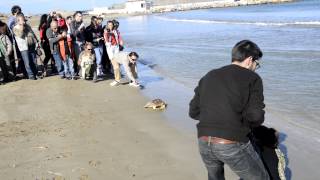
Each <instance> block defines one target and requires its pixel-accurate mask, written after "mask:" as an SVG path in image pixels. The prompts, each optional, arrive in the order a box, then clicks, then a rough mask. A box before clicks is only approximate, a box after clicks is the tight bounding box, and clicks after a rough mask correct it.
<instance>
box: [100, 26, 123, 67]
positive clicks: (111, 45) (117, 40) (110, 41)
mask: <svg viewBox="0 0 320 180" xmlns="http://www.w3.org/2000/svg"><path fill="white" fill-rule="evenodd" d="M114 22H115V21H108V23H107V26H106V29H105V30H104V35H103V36H104V42H105V45H106V49H107V53H108V57H109V59H110V60H111V61H112V59H113V57H114V55H115V54H117V53H119V51H120V46H123V41H122V38H121V36H120V32H119V30H118V26H119V25H118V24H114ZM115 25H116V26H115Z"/></svg>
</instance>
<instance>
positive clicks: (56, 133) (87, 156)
mask: <svg viewBox="0 0 320 180" xmlns="http://www.w3.org/2000/svg"><path fill="white" fill-rule="evenodd" d="M109 82H110V80H109V81H101V82H98V83H96V84H94V83H92V82H90V81H83V80H77V81H67V80H60V79H59V78H58V77H49V78H45V79H43V80H37V81H31V80H20V81H18V82H14V83H9V84H6V85H4V86H0V99H1V101H0V107H1V108H0V157H1V161H0V175H1V179H4V180H6V179H54V178H55V179H59V178H60V179H83V180H84V179H94V180H99V179H115V180H122V179H139V180H141V179H152V180H156V179H172V180H179V179H181V180H188V179H190V180H195V179H199V180H200V179H206V170H205V168H204V166H203V164H202V162H201V158H200V156H199V153H198V149H197V143H196V138H195V137H196V136H195V134H183V133H181V132H180V131H177V130H176V129H175V128H173V127H172V126H170V124H168V123H167V121H164V117H163V116H162V113H161V112H155V111H151V110H146V109H144V108H143V105H144V104H145V103H146V102H147V99H146V98H145V97H143V96H142V95H141V93H140V90H138V89H135V88H132V87H129V86H119V87H115V88H114V87H110V86H109ZM227 177H234V176H232V175H231V176H230V175H229V174H228V176H227ZM228 179H230V178H228ZM231 179H234V178H231Z"/></svg>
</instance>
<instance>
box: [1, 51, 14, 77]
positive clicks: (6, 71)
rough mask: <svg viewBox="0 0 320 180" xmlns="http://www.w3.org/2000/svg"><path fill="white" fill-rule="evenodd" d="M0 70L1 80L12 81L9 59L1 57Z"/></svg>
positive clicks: (12, 75)
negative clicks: (0, 73)
mask: <svg viewBox="0 0 320 180" xmlns="http://www.w3.org/2000/svg"><path fill="white" fill-rule="evenodd" d="M0 68H1V72H2V76H3V77H2V78H3V79H2V80H3V81H5V82H8V81H11V80H13V79H14V76H15V75H14V73H13V69H12V66H11V62H10V59H9V57H1V58H0Z"/></svg>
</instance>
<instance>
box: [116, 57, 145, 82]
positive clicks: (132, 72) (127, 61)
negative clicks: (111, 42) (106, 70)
mask: <svg viewBox="0 0 320 180" xmlns="http://www.w3.org/2000/svg"><path fill="white" fill-rule="evenodd" d="M138 58H139V55H138V54H137V53H136V52H130V53H128V52H119V53H117V54H115V55H114V57H113V59H112V60H111V63H112V66H113V70H114V81H113V82H111V83H110V86H118V85H119V84H120V79H121V73H120V65H121V64H122V65H123V67H124V70H125V71H126V74H127V76H128V78H129V79H130V83H129V85H130V86H133V87H140V84H139V82H138V80H137V79H138V74H137V60H138Z"/></svg>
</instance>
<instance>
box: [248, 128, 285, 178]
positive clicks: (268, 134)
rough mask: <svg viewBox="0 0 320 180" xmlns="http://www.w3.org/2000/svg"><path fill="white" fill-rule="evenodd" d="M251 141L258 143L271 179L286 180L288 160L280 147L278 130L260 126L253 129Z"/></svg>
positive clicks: (258, 148) (259, 152)
mask: <svg viewBox="0 0 320 180" xmlns="http://www.w3.org/2000/svg"><path fill="white" fill-rule="evenodd" d="M252 135H253V138H252V139H251V141H253V143H254V144H255V145H256V150H257V151H258V154H260V156H261V158H262V161H263V163H264V165H265V167H266V169H267V171H268V173H269V176H270V179H271V180H285V179H286V177H285V166H286V162H285V159H284V154H283V153H282V152H281V150H280V149H279V148H278V132H277V131H276V130H275V129H273V128H268V127H266V126H259V127H256V128H254V129H253V130H252Z"/></svg>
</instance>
